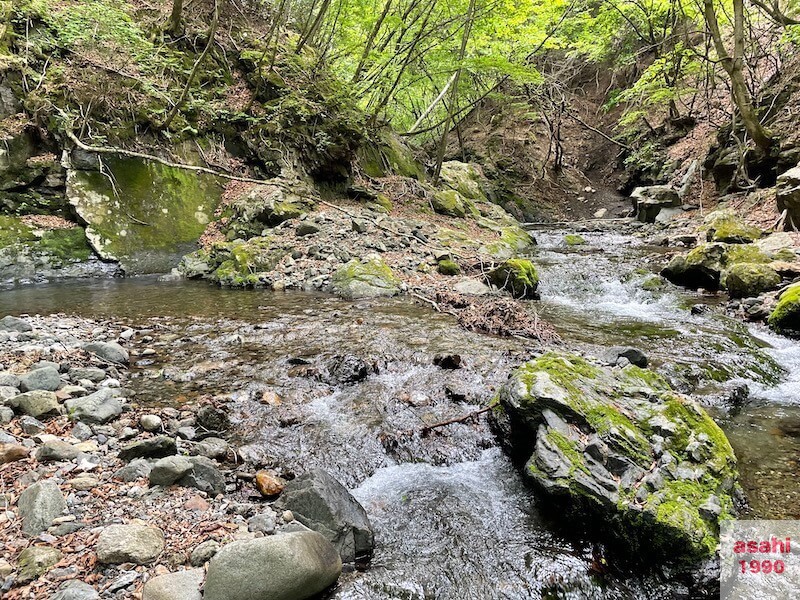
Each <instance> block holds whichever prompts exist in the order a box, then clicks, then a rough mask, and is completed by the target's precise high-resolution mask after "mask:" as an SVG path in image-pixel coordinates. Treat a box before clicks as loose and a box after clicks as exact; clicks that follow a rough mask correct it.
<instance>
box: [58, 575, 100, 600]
mask: <svg viewBox="0 0 800 600" xmlns="http://www.w3.org/2000/svg"><path fill="white" fill-rule="evenodd" d="M53 600H100V594H98V593H97V591H96V590H95V589H94V588H93V587H92V586H90V585H89V584H88V583H84V582H83V581H76V580H73V581H68V582H66V583H64V584H62V585H61V587H60V588H58V592H56V595H55V596H53Z"/></svg>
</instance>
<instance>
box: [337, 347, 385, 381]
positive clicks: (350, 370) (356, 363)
mask: <svg viewBox="0 0 800 600" xmlns="http://www.w3.org/2000/svg"><path fill="white" fill-rule="evenodd" d="M373 372H375V369H374V368H373V367H372V366H371V365H369V364H368V363H367V362H366V361H365V360H364V359H363V358H359V357H358V356H354V355H352V354H345V355H343V356H335V357H333V359H331V361H330V363H329V364H328V374H329V378H330V380H331V381H334V382H336V383H341V384H350V383H358V382H359V381H364V380H365V379H366V378H367V377H369V374H370V373H373Z"/></svg>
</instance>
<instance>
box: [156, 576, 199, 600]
mask: <svg viewBox="0 0 800 600" xmlns="http://www.w3.org/2000/svg"><path fill="white" fill-rule="evenodd" d="M204 577H205V571H204V570H203V569H189V570H187V571H176V572H175V573H167V574H166V575H159V576H158V577H153V578H152V579H151V580H149V581H148V582H147V583H146V584H145V585H144V589H143V590H142V600H202V598H203V595H202V594H201V593H200V586H201V585H202V584H203V579H204Z"/></svg>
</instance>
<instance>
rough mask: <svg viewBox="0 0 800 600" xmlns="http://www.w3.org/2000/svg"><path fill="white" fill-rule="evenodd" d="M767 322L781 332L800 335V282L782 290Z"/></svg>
mask: <svg viewBox="0 0 800 600" xmlns="http://www.w3.org/2000/svg"><path fill="white" fill-rule="evenodd" d="M767 324H768V325H769V326H770V327H771V328H772V329H774V330H775V331H777V332H779V333H784V334H788V335H793V336H800V283H795V284H792V285H790V286H789V287H788V288H786V289H785V290H784V291H783V292H781V294H780V295H779V296H778V304H777V305H776V306H775V309H774V310H773V311H772V313H771V314H770V315H769V318H768V319H767Z"/></svg>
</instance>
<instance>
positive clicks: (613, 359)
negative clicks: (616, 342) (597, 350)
mask: <svg viewBox="0 0 800 600" xmlns="http://www.w3.org/2000/svg"><path fill="white" fill-rule="evenodd" d="M600 358H601V359H602V361H603V363H605V364H607V365H610V366H614V365H616V364H618V362H619V359H620V358H625V359H627V360H628V362H629V363H630V364H632V365H636V366H637V367H642V368H644V367H646V366H647V363H648V360H647V355H645V353H644V352H642V351H641V350H638V349H636V348H631V347H629V346H614V347H612V348H609V349H608V350H607V351H606V352H604V353H603V355H602V356H601V357H600Z"/></svg>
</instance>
